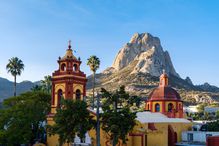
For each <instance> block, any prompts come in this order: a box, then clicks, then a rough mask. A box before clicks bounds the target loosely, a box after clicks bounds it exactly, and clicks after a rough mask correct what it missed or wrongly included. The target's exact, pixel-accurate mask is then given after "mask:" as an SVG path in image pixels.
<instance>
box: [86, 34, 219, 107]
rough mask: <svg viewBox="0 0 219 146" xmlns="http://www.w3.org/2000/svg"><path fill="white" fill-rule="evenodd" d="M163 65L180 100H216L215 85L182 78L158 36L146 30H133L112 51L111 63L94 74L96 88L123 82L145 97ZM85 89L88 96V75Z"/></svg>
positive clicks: (90, 85) (89, 87) (108, 87)
mask: <svg viewBox="0 0 219 146" xmlns="http://www.w3.org/2000/svg"><path fill="white" fill-rule="evenodd" d="M163 69H165V70H166V73H168V75H169V84H170V85H171V86H172V87H174V88H175V89H176V90H177V91H178V92H179V93H180V95H181V97H182V99H183V100H184V101H188V103H192V104H193V103H199V102H200V103H201V102H208V103H212V102H214V101H217V102H219V92H216V91H218V90H216V88H212V86H211V88H209V86H206V85H205V86H195V85H193V83H192V81H191V79H190V78H186V79H182V78H181V77H180V76H179V75H178V74H177V72H176V71H175V69H174V67H173V64H172V61H171V58H170V55H169V53H168V52H167V51H164V50H163V48H162V46H161V43H160V40H159V38H157V37H153V36H152V35H151V34H149V33H142V34H138V33H136V34H134V35H133V36H132V38H131V40H130V41H129V42H128V43H127V44H126V45H124V47H122V48H121V49H120V51H119V52H118V54H117V55H116V58H115V60H114V62H113V65H112V66H111V67H109V68H107V69H106V70H104V71H103V72H102V73H99V74H97V75H96V89H97V90H98V89H100V88H105V89H107V90H115V89H118V87H119V86H121V85H125V87H126V90H127V91H128V92H129V93H130V94H131V95H137V96H141V97H143V98H145V97H148V95H149V94H150V93H151V91H152V90H153V89H154V88H155V87H157V86H158V85H159V76H160V75H161V73H162V71H163ZM87 89H88V90H87V91H88V93H87V95H88V96H89V93H91V92H90V91H92V90H90V89H92V76H89V77H88V83H87ZM210 89H212V90H210ZM212 91H214V92H212Z"/></svg>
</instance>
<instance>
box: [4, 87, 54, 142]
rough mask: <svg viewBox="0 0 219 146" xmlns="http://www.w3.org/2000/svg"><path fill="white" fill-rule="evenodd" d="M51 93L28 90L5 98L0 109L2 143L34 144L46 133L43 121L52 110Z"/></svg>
mask: <svg viewBox="0 0 219 146" xmlns="http://www.w3.org/2000/svg"><path fill="white" fill-rule="evenodd" d="M50 100H51V97H50V95H49V94H46V93H44V92H33V91H32V92H26V93H23V94H21V95H19V96H16V97H11V98H9V99H6V100H4V102H3V104H4V107H5V108H4V109H2V110H0V144H6V145H17V144H27V143H29V144H33V142H34V140H36V139H38V138H40V137H41V136H42V135H43V134H44V133H45V127H44V125H43V123H44V122H45V120H46V116H47V114H48V113H49V111H50Z"/></svg>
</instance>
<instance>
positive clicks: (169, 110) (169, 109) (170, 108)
mask: <svg viewBox="0 0 219 146" xmlns="http://www.w3.org/2000/svg"><path fill="white" fill-rule="evenodd" d="M172 110H173V104H172V103H169V104H168V112H172Z"/></svg>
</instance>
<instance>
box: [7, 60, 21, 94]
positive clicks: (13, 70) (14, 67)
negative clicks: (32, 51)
mask: <svg viewBox="0 0 219 146" xmlns="http://www.w3.org/2000/svg"><path fill="white" fill-rule="evenodd" d="M6 69H7V70H8V73H10V74H11V75H12V76H13V77H14V96H16V82H17V76H18V75H21V72H22V71H23V70H24V64H23V62H22V60H20V59H19V58H17V57H12V58H11V59H9V63H8V64H7V65H6Z"/></svg>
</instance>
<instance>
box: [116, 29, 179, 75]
mask: <svg viewBox="0 0 219 146" xmlns="http://www.w3.org/2000/svg"><path fill="white" fill-rule="evenodd" d="M133 61H137V64H136V66H135V67H134V68H133V71H132V73H139V72H142V73H147V74H150V75H152V76H157V77H158V76H160V74H161V73H162V71H163V69H165V70H166V73H167V74H169V75H170V74H171V75H174V76H177V77H179V75H178V74H177V72H176V71H175V69H174V67H173V64H172V61H171V58H170V56H169V53H168V52H167V51H164V50H163V48H162V46H161V43H160V39H159V38H158V37H153V36H152V35H151V34H149V33H142V34H138V33H136V34H134V35H133V36H132V38H131V40H130V41H129V42H128V43H127V44H126V45H125V46H124V47H123V48H121V49H120V51H119V53H118V54H117V56H116V58H115V60H114V63H113V65H112V67H113V68H114V69H115V70H116V71H119V70H121V69H123V68H124V67H127V66H128V65H130V63H131V62H133Z"/></svg>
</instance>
